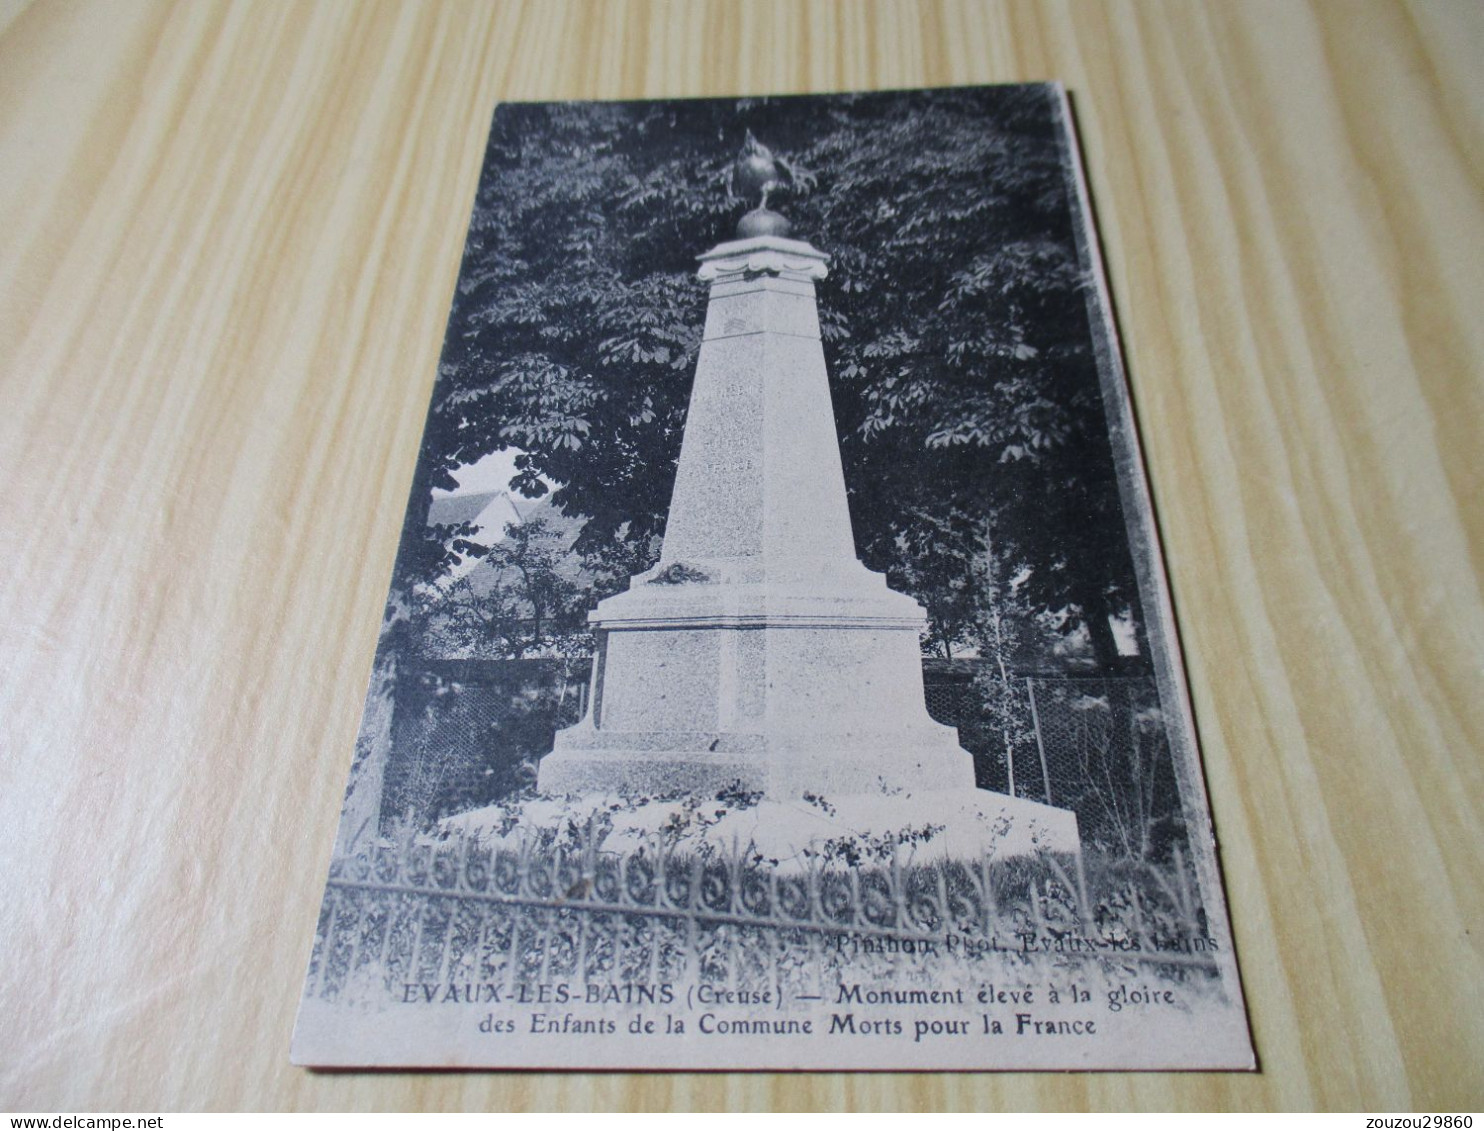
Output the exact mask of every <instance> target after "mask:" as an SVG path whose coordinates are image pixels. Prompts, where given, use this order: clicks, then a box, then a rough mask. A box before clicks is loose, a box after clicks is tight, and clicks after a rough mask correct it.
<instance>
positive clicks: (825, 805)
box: [444, 789, 1081, 871]
mask: <svg viewBox="0 0 1484 1131" xmlns="http://www.w3.org/2000/svg"><path fill="white" fill-rule="evenodd" d="M514 815H517V814H515V813H514V812H513V811H512V810H509V809H506V808H505V807H502V806H499V805H495V806H490V807H489V808H486V809H478V810H474V811H473V812H469V813H463V814H460V815H459V816H457V817H451V818H449V819H448V820H447V821H445V822H444V827H445V828H446V829H448V830H449V831H455V832H460V833H463V834H465V835H478V836H479V837H480V839H481V840H482V841H484V842H486V843H498V842H500V841H501V840H502V839H505V838H509V837H512V836H513V837H516V838H519V837H521V836H529V835H530V833H531V832H532V830H533V829H536V828H541V827H544V826H550V827H553V828H564V827H568V826H569V824H571V823H572V822H575V823H576V824H577V825H578V826H579V827H580V826H583V825H585V824H588V823H589V822H596V823H599V824H601V825H602V826H603V827H604V828H606V829H607V830H608V831H607V832H606V835H605V836H604V837H603V841H602V849H603V851H605V852H618V853H624V852H635V851H638V850H640V849H644V850H646V851H653V850H654V849H655V847H656V845H657V843H658V842H660V841H663V842H664V843H663V847H664V848H665V849H666V850H668V851H670V852H672V853H681V854H685V853H695V854H699V855H710V854H712V853H721V854H723V855H724V856H725V855H730V854H737V853H744V854H747V855H749V856H751V855H752V854H754V853H755V854H756V855H757V856H758V857H759V858H761V859H762V860H765V861H767V862H768V863H770V864H772V865H776V866H777V867H779V868H781V869H783V870H784V871H788V870H790V869H792V868H797V867H806V866H810V867H812V866H816V865H818V864H820V863H828V862H830V861H832V860H834V861H836V862H841V863H848V859H847V858H846V857H845V856H843V855H842V852H845V851H846V846H849V849H848V851H849V852H851V853H854V854H856V855H858V856H859V857H861V858H866V857H871V856H875V857H876V861H875V862H877V863H880V864H886V863H888V862H889V861H890V860H891V858H892V855H893V853H894V854H895V856H896V859H897V861H898V863H901V864H910V863H917V864H927V863H933V862H937V861H942V860H959V861H965V862H973V861H981V860H985V859H991V860H999V859H1005V858H1008V857H1018V856H1033V855H1040V854H1051V855H1076V854H1080V852H1081V840H1080V838H1079V836H1078V832H1077V817H1076V814H1074V813H1072V812H1071V811H1070V810H1067V809H1057V808H1054V807H1052V806H1050V805H1043V804H1041V803H1039V802H1036V801H1028V800H1026V799H1025V798H1020V797H1009V796H1007V795H1005V794H1002V793H992V792H990V791H989V790H984V789H954V790H921V791H913V792H905V791H904V792H896V793H885V794H870V795H868V794H854V795H841V796H838V797H817V798H814V799H812V800H807V801H806V800H803V799H800V800H797V801H775V800H768V799H763V800H761V801H757V802H756V803H748V802H747V801H745V800H741V801H739V800H736V799H732V798H725V797H724V798H706V799H704V800H697V801H690V802H677V801H643V800H635V799H634V798H633V797H632V796H620V795H617V794H609V795H602V794H588V795H585V796H583V797H580V798H579V797H565V798H556V797H540V798H537V799H535V800H533V801H526V802H524V803H523V804H522V805H521V806H520V807H519V813H518V818H519V819H518V820H517V821H515V822H511V821H510V819H509V818H510V817H511V816H514ZM867 862H869V861H867Z"/></svg>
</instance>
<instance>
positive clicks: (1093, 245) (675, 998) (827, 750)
mask: <svg viewBox="0 0 1484 1131" xmlns="http://www.w3.org/2000/svg"><path fill="white" fill-rule="evenodd" d="M397 376H398V375H394V374H388V375H387V378H388V379H395V378H396V377H397ZM293 1058H294V1060H295V1062H297V1063H300V1064H306V1065H322V1066H335V1065H338V1066H406V1067H418V1066H421V1067H459V1066H462V1067H492V1068H515V1067H523V1068H556V1069H584V1068H614V1069H719V1068H731V1069H973V1070H986V1069H1061V1070H1065V1069H1130V1068H1131V1069H1172V1068H1183V1069H1248V1068H1251V1067H1252V1064H1253V1054H1252V1048H1251V1043H1250V1038H1249V1036H1248V1029H1247V1022H1246V1017H1245V1012H1244V1007H1243V1002H1242V992H1241V986H1240V983H1239V979H1238V970H1237V964H1236V956H1235V954H1234V953H1233V948H1232V937H1231V932H1230V929H1229V926H1228V920H1227V913H1226V908H1225V905H1224V902H1223V895H1222V888H1221V880H1220V875H1219V871H1218V866H1217V859H1216V846H1215V839H1214V836H1213V832H1212V826H1211V818H1210V813H1209V810H1208V806H1207V802H1206V797H1205V792H1204V787H1203V784H1202V775H1201V767H1200V762H1199V757H1198V753H1197V748H1196V744H1195V738H1194V731H1193V728H1192V724H1191V719H1190V711H1189V707H1188V704H1187V699H1186V692H1185V689H1184V685H1183V682H1182V676H1181V667H1180V659H1179V650H1178V644H1177V641H1176V636H1175V629H1174V624H1173V622H1172V619H1171V613H1170V605H1169V601H1168V597H1167V594H1166V589H1165V580H1164V575H1163V569H1162V565H1161V562H1160V556H1159V549H1158V544H1157V541H1156V538H1155V534H1154V523H1153V518H1152V515H1151V512H1150V504H1149V496H1148V493H1147V490H1146V486H1145V482H1144V479H1143V472H1142V465H1141V462H1140V457H1139V449H1138V442H1137V438H1136V436H1135V432H1134V425H1133V417H1132V413H1131V410H1130V403H1129V397H1128V390H1127V388H1126V385H1125V380H1124V374H1123V366H1122V360H1121V357H1120V354H1119V348H1118V341H1117V337H1116V334H1115V332H1114V327H1113V323H1112V319H1111V313H1110V309H1109V303H1108V296H1107V288H1106V285H1105V282H1104V277H1103V271H1102V265H1101V263H1100V261H1099V258H1098V250H1097V240H1096V238H1095V235H1094V233H1093V231H1092V227H1091V216H1090V212H1089V208H1088V201H1087V195H1086V192H1085V188H1084V181H1083V177H1082V173H1081V170H1080V167H1079V163H1078V155H1077V146H1076V143H1075V139H1074V136H1073V132H1072V121H1071V116H1070V113H1069V110H1068V104H1067V100H1066V97H1065V95H1064V93H1063V92H1062V91H1061V90H1060V88H1058V87H1055V86H1050V85H1034V86H1002V87H979V88H964V89H944V90H923V91H899V92H886V93H872V94H854V95H836V96H819V97H816V96H809V97H779V98H746V99H706V100H685V101H665V102H626V103H547V104H512V105H504V106H501V107H500V108H499V109H498V111H497V112H496V114H495V120H494V126H493V130H492V133H491V136H490V142H489V149H488V153H487V156H486V159H485V164H484V170H483V175H482V179H481V181H480V185H479V191H478V198H477V201H476V203H475V207H474V215H473V219H472V222H471V224H470V227H469V236H468V243H467V246H466V250H465V254H464V260H463V267H462V270H461V272H460V275H459V279H458V287H457V291H456V293H455V296H454V300H453V310H452V314H451V316H450V319H449V324H448V332H447V337H446V339H445V344H444V349H443V355H442V360H441V363H440V366H439V372H438V379H437V383H436V385H435V387H434V391H433V403H432V407H431V409H430V410H429V414H428V422H427V429H426V432H425V434H424V437H423V445H422V453H421V458H420V460H419V463H418V466H417V472H416V478H415V481H414V484H413V489H412V496H411V500H410V502H409V505H408V510H407V517H406V523H405V527H404V531H403V537H402V543H401V549H400V552H399V554H398V557H397V561H396V565H395V570H394V574H393V578H392V585H391V594H390V598H389V600H388V602H387V605H386V610H385V621H384V625H383V629H382V635H381V643H380V647H379V650H378V652H377V657H376V663H375V670H374V672H373V675H372V680H371V687H370V692H369V695H368V698H367V702H366V712H365V718H364V721H363V724H362V728H361V733H360V739H359V741H358V743H357V746H356V751H355V758H354V763H353V765H352V767H351V778H350V785H349V789H348V791H347V793H346V798H345V805H344V810H343V812H342V814H341V824H340V832H339V836H338V839H337V842H336V846H335V853H334V858H333V860H332V861H331V864H330V875H329V880H328V883H327V885H326V889H325V896H324V903H323V908H322V910H321V912H320V916H319V923H318V929H317V933H316V937H315V940H314V944H313V952H312V955H311V958H310V964H309V971H308V976H307V979H306V981H305V985H304V997H303V1004H302V1008H301V1011H300V1014H299V1021H298V1026H297V1029H296V1031H295V1034H294V1043H293Z"/></svg>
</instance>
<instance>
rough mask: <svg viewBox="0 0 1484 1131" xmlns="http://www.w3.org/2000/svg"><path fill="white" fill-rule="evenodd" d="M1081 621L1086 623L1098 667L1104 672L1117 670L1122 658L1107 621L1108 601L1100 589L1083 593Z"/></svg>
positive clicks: (1111, 627)
mask: <svg viewBox="0 0 1484 1131" xmlns="http://www.w3.org/2000/svg"><path fill="white" fill-rule="evenodd" d="M1082 621H1083V623H1084V624H1086V625H1087V636H1088V639H1089V641H1091V643H1092V655H1093V658H1094V659H1095V660H1096V661H1097V665H1098V667H1099V668H1100V669H1102V670H1103V671H1105V672H1112V671H1117V670H1118V669H1119V667H1121V666H1122V658H1121V656H1120V655H1119V652H1118V641H1117V640H1116V639H1115V638H1114V636H1113V626H1112V625H1111V624H1109V623H1108V601H1107V598H1105V597H1104V596H1103V594H1102V592H1101V591H1100V590H1097V589H1091V590H1089V591H1088V592H1087V593H1086V594H1084V596H1083V602H1082Z"/></svg>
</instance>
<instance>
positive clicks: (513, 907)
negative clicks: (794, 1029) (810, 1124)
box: [308, 826, 1216, 1001]
mask: <svg viewBox="0 0 1484 1131" xmlns="http://www.w3.org/2000/svg"><path fill="white" fill-rule="evenodd" d="M601 839H602V838H601V835H600V834H595V833H594V832H593V831H592V829H591V827H589V828H587V829H574V828H572V827H570V826H569V827H568V829H567V830H566V832H565V834H564V835H563V836H562V837H559V838H558V837H553V836H552V835H532V836H528V837H526V838H524V839H522V840H520V841H519V842H518V844H517V845H516V846H514V847H510V846H501V847H494V846H488V845H482V844H480V843H478V842H477V841H475V840H472V839H465V840H460V841H456V842H450V843H444V844H428V843H417V842H414V841H410V840H404V841H403V842H402V843H400V844H396V845H388V844H383V845H380V846H378V847H377V848H376V849H375V850H374V851H372V852H369V853H365V854H361V855H358V856H355V857H352V858H349V859H341V860H337V861H335V862H334V864H333V866H332V869H331V876H330V880H329V883H328V885H327V888H326V895H325V902H324V905H323V907H322V909H321V913H320V921H319V926H318V931H317V934H316V940H315V946H314V952H313V957H312V959H311V964H310V970H309V975H308V978H309V981H308V990H309V992H310V993H311V994H312V995H315V996H319V997H322V998H325V999H330V1000H342V999H345V1000H350V999H360V998H367V997H369V998H378V997H379V998H382V999H383V1000H384V999H385V997H386V995H388V994H390V995H393V996H396V995H398V994H404V995H405V994H409V993H411V994H414V995H415V994H416V993H419V992H424V991H423V990H422V987H447V986H453V987H455V992H457V987H461V986H462V987H465V988H466V989H468V990H469V991H470V992H474V991H475V988H476V987H477V988H479V990H480V992H485V993H493V994H497V995H498V994H505V995H512V994H516V993H518V992H521V990H520V987H522V986H541V985H547V986H550V985H551V984H553V983H554V982H563V981H565V982H569V983H572V984H574V985H586V984H590V983H603V984H609V985H618V984H623V985H631V986H648V987H655V986H661V985H666V984H670V985H673V984H682V983H688V982H689V983H693V982H698V981H706V982H708V983H710V984H712V985H725V986H726V987H728V988H731V989H734V990H737V989H747V990H752V991H754V992H756V991H759V990H763V989H767V990H771V991H772V992H773V993H774V994H777V995H778V997H777V998H776V999H775V1000H780V1001H781V1000H784V999H785V997H786V998H787V999H788V1000H800V1001H809V1000H814V999H817V998H818V997H819V996H820V995H821V994H824V993H826V992H828V990H829V989H830V987H831V986H832V985H833V981H832V979H833V978H834V977H835V975H836V974H838V972H839V971H840V970H841V969H843V968H845V967H846V966H847V965H848V966H849V968H850V969H851V971H852V976H853V977H857V978H859V977H861V976H863V971H866V972H869V971H870V970H871V969H872V968H873V967H876V968H879V973H880V974H881V975H882V976H886V975H887V974H888V973H891V972H896V973H898V974H899V973H900V970H901V963H903V962H908V963H916V964H917V966H918V969H919V970H920V971H921V972H923V973H925V974H928V975H930V976H940V975H942V974H943V973H945V972H946V971H947V970H948V968H949V967H950V966H951V965H953V964H955V963H961V962H964V961H968V960H979V961H982V960H986V959H989V958H991V957H992V956H998V957H999V958H1001V959H1004V960H1006V961H1033V960H1046V959H1048V958H1050V959H1052V960H1055V961H1058V962H1061V961H1066V962H1086V961H1097V960H1108V961H1115V962H1119V963H1126V964H1132V965H1137V966H1141V967H1145V968H1148V967H1150V966H1153V967H1159V968H1162V969H1163V970H1164V971H1165V972H1166V973H1171V974H1172V976H1176V977H1181V978H1184V977H1210V976H1212V975H1214V973H1215V971H1216V965H1215V962H1214V959H1213V957H1212V956H1211V955H1209V954H1203V953H1201V952H1200V948H1199V947H1196V946H1192V945H1191V940H1194V939H1199V937H1200V929H1201V912H1200V908H1199V905H1198V902H1197V900H1196V899H1195V897H1194V896H1193V895H1192V888H1191V886H1190V884H1189V883H1188V878H1187V877H1186V876H1185V875H1184V866H1183V862H1181V865H1180V869H1179V873H1180V874H1179V875H1178V876H1176V877H1165V878H1160V879H1159V882H1158V884H1155V885H1149V884H1147V883H1146V884H1145V885H1143V886H1144V887H1145V889H1147V890H1145V891H1143V892H1139V891H1135V890H1134V889H1129V892H1132V895H1131V896H1130V894H1129V892H1124V893H1123V894H1122V895H1121V896H1118V897H1116V898H1113V899H1109V898H1106V897H1104V896H1097V895H1092V896H1090V895H1089V894H1088V892H1087V891H1086V885H1085V882H1084V881H1083V879H1082V877H1081V875H1080V872H1079V870H1078V869H1077V867H1076V863H1075V862H1074V861H1072V860H1067V859H1060V860H1059V859H1055V858H1041V859H1036V860H1030V859H1024V858H1021V859H1012V860H1004V861H991V860H981V861H978V862H975V863H973V864H959V863H938V864H927V865H924V864H909V863H905V862H903V861H901V860H900V859H898V858H896V857H893V858H892V859H889V860H886V861H882V862H879V863H877V864H872V865H870V866H864V867H854V868H850V867H841V866H838V864H833V863H825V862H818V861H816V862H813V863H811V865H810V866H808V867H805V868H801V869H798V870H795V871H786V870H783V869H780V868H777V867H772V866H770V865H769V864H768V862H764V861H760V860H759V859H757V858H756V857H755V856H751V857H749V856H748V855H747V854H746V853H743V852H734V853H730V854H717V855H714V856H712V857H710V858H706V857H702V856H698V855H689V854H687V855H680V854H676V853H671V852H668V851H666V850H665V848H664V846H663V844H662V843H661V842H659V841H658V840H656V841H654V842H651V843H647V844H644V845H641V846H639V847H638V848H635V849H633V850H631V851H627V852H623V853H616V852H609V851H605V850H603V849H602V848H601ZM945 959H947V960H948V962H946V963H945ZM441 992H446V991H441Z"/></svg>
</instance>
